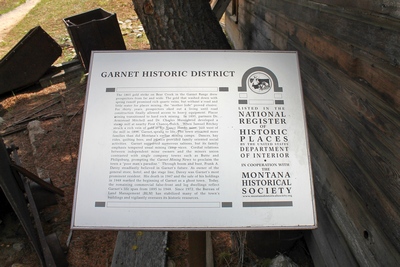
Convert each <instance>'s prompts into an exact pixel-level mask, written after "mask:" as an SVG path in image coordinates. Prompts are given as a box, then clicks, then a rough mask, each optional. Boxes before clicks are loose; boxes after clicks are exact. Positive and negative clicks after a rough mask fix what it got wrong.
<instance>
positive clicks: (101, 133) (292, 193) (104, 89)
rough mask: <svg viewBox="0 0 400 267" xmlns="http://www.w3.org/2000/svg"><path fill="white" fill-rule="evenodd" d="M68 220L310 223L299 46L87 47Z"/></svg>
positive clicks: (87, 225)
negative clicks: (85, 88)
mask: <svg viewBox="0 0 400 267" xmlns="http://www.w3.org/2000/svg"><path fill="white" fill-rule="evenodd" d="M90 66H91V69H90V74H89V82H88V91H87V96H86V106H85V114H84V123H83V129H82V136H81V147H80V154H79V166H78V170H77V180H76V189H75V200H74V208H73V218H72V228H75V229H144V230H146V229H147V230H152V229H154V230H156V229H170V230H173V229H188V230H190V229H196V230H201V229H209V230H210V229H211V230H213V229H214V230H219V229H221V230H222V229H226V230H229V229H241V230H251V229H295V228H296V229H311V228H315V227H316V215H315V205H314V193H313V185H312V175H311V168H310V157H309V151H308V143H307V132H306V123H305V113H304V107H303V98H302V89H301V82H300V74H299V65H298V59H297V54H296V53H295V52H263V51H251V52H250V51H211V52H210V51H118V52H116V51H113V52H109V51H108V52H105V51H102V52H94V53H93V54H92V62H91V64H90Z"/></svg>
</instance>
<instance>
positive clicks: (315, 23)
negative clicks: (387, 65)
mask: <svg viewBox="0 0 400 267" xmlns="http://www.w3.org/2000/svg"><path fill="white" fill-rule="evenodd" d="M245 2H246V3H250V1H249V0H247V1H245ZM251 2H252V1H251ZM251 4H252V3H250V4H249V5H246V7H253V12H254V13H255V15H256V16H259V17H263V14H265V13H266V12H277V13H279V14H281V15H283V16H285V17H287V18H290V19H292V20H294V21H297V22H299V23H303V24H305V25H309V26H310V27H314V28H318V30H320V32H321V33H324V34H326V35H330V36H333V37H334V38H335V39H339V40H342V41H344V42H347V43H349V44H351V45H353V46H355V47H360V48H363V50H365V51H367V52H368V53H370V54H372V55H375V56H376V57H379V58H382V59H384V60H386V61H387V62H391V64H394V65H398V64H399V62H400V49H399V48H400V47H399V45H400V35H399V29H400V21H399V20H397V19H391V18H382V17H379V16H375V15H374V14H372V13H366V12H364V13H354V12H353V13H352V12H351V11H348V10H345V9H343V8H340V7H334V6H328V5H321V4H318V3H315V2H313V1H297V0H271V1H260V0H257V1H254V4H255V5H251ZM321 22H329V23H321Z"/></svg>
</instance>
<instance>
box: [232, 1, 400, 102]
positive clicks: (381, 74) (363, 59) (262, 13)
mask: <svg viewBox="0 0 400 267" xmlns="http://www.w3.org/2000/svg"><path fill="white" fill-rule="evenodd" d="M242 13H245V14H253V15H252V17H249V16H247V17H245V18H243V19H242V20H245V19H251V23H250V24H249V25H248V27H246V31H244V32H255V31H256V32H257V34H258V35H263V36H265V38H267V40H268V42H271V43H272V44H273V45H275V46H276V47H278V48H279V49H286V47H287V45H285V44H282V42H279V43H277V42H276V41H277V40H279V41H282V40H283V39H282V36H287V37H289V38H290V39H291V40H292V42H295V43H297V44H298V47H299V49H300V50H305V49H306V50H309V51H310V52H312V53H314V54H315V55H316V56H318V57H320V58H322V59H324V60H325V61H326V62H329V63H331V64H332V65H334V66H336V67H339V68H340V69H342V70H344V71H345V72H346V74H348V75H349V76H351V77H353V78H354V79H355V80H357V81H359V80H361V81H362V80H364V81H365V82H366V83H367V84H369V85H371V86H372V87H373V88H375V89H376V93H377V94H379V96H380V97H381V98H382V99H384V100H385V101H386V102H387V103H388V104H393V107H394V108H396V109H398V110H400V94H399V90H398V89H397V88H398V84H400V75H399V72H400V70H399V68H398V66H397V67H395V66H391V65H389V64H382V63H379V62H380V61H381V60H377V59H376V58H375V57H374V56H372V55H371V54H369V53H367V52H366V51H364V46H360V45H357V44H352V43H348V42H346V41H344V40H340V39H338V37H337V36H333V35H332V34H331V32H325V31H322V30H321V29H320V28H316V27H314V26H315V25H314V26H313V25H310V24H307V23H306V22H304V21H299V20H295V19H293V18H292V17H290V16H289V15H290V14H282V12H281V11H280V10H273V9H272V10H271V9H267V8H265V7H263V6H262V5H261V6H257V7H255V6H251V5H246V6H245V7H244V8H243V11H242ZM253 17H254V18H253ZM239 23H242V24H245V23H246V22H241V20H240V21H239ZM319 24H324V25H325V24H329V23H319ZM319 24H317V26H318V25H319ZM399 26H400V25H399ZM397 35H399V36H400V30H398V31H397ZM386 38H391V37H390V35H388V36H386ZM286 40H287V38H286ZM256 41H257V38H251V39H249V41H248V42H249V43H252V42H256ZM268 42H266V43H265V45H264V46H265V48H264V49H269V48H268V47H270V46H271V44H268ZM399 48H400V47H399ZM259 49H260V48H259ZM393 49H396V48H395V47H393Z"/></svg>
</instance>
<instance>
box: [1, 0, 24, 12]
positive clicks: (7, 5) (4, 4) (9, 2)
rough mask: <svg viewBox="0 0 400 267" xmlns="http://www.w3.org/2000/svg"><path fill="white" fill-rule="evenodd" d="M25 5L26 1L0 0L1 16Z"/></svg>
mask: <svg viewBox="0 0 400 267" xmlns="http://www.w3.org/2000/svg"><path fill="white" fill-rule="evenodd" d="M23 3H25V0H0V15H1V14H5V13H7V12H8V11H10V10H13V9H14V8H16V7H17V6H19V5H22V4H23Z"/></svg>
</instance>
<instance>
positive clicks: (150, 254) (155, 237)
mask: <svg viewBox="0 0 400 267" xmlns="http://www.w3.org/2000/svg"><path fill="white" fill-rule="evenodd" d="M167 237H168V235H167V232H142V231H119V232H118V237H117V242H116V245H115V249H114V256H113V259H112V264H111V266H112V267H118V266H132V267H157V266H159V267H164V266H165V265H166V254H165V253H166V252H165V251H166V247H167Z"/></svg>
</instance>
